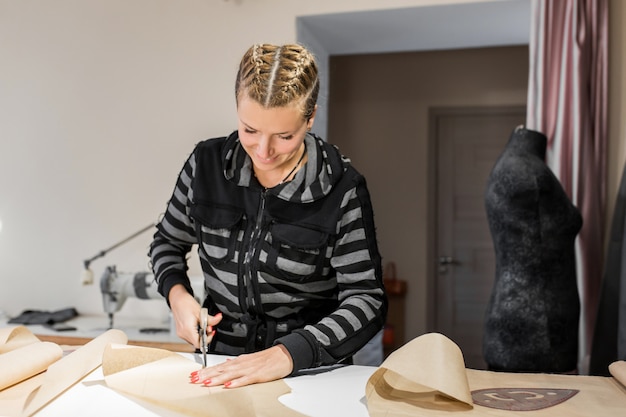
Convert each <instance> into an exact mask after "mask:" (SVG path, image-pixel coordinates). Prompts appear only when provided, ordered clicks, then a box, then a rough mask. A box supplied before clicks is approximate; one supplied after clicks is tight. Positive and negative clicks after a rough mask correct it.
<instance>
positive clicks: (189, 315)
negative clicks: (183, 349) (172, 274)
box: [168, 285, 222, 349]
mask: <svg viewBox="0 0 626 417" xmlns="http://www.w3.org/2000/svg"><path fill="white" fill-rule="evenodd" d="M168 300H169V302H170V308H171V309H172V315H173V316H174V323H175V324H176V335H177V336H178V337H180V338H181V339H183V340H185V341H187V343H189V344H190V345H193V346H194V347H195V348H196V349H199V348H200V336H199V335H198V323H200V304H199V303H198V302H197V301H196V299H195V298H193V296H192V295H191V294H189V293H188V292H187V290H186V289H185V287H183V286H182V285H175V286H173V287H172V289H171V290H170V293H169V295H168ZM220 321H222V314H221V313H219V314H217V315H215V316H209V321H208V324H209V325H208V326H207V339H206V341H207V344H209V343H210V342H211V339H212V338H213V334H214V331H213V326H216V325H217V324H218V323H219V322H220Z"/></svg>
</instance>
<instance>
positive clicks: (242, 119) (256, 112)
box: [237, 97, 313, 178]
mask: <svg viewBox="0 0 626 417" xmlns="http://www.w3.org/2000/svg"><path fill="white" fill-rule="evenodd" d="M237 115H238V117H239V127H238V130H239V140H240V142H241V145H242V146H243V148H244V149H245V151H246V153H247V154H248V155H249V156H250V158H251V159H252V163H253V164H254V170H255V172H256V174H257V175H259V174H261V175H267V176H269V177H277V178H278V177H280V175H282V174H286V173H288V172H289V171H290V170H291V169H292V168H293V164H295V163H296V161H297V160H298V158H299V157H300V155H301V152H303V151H302V150H301V149H302V148H301V146H302V142H303V141H304V137H305V136H306V132H307V130H308V128H310V127H311V125H312V124H313V118H311V119H309V120H305V119H304V118H303V116H302V111H301V109H300V107H298V105H297V104H292V105H289V106H285V107H274V108H269V109H266V108H264V107H263V106H261V105H260V104H259V103H257V102H256V101H254V100H252V99H250V98H248V97H242V98H241V99H240V100H239V103H238V106H237Z"/></svg>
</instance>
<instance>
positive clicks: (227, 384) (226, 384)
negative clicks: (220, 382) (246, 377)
mask: <svg viewBox="0 0 626 417" xmlns="http://www.w3.org/2000/svg"><path fill="white" fill-rule="evenodd" d="M232 383H233V381H228V382H225V383H224V386H225V387H226V388H228V387H230V385H231V384H232Z"/></svg>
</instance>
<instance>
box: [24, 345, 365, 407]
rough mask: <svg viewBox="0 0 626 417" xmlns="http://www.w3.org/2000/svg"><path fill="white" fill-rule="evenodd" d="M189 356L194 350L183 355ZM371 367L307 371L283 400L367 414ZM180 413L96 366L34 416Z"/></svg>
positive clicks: (213, 359)
mask: <svg viewBox="0 0 626 417" xmlns="http://www.w3.org/2000/svg"><path fill="white" fill-rule="evenodd" d="M181 355H183V356H186V357H193V354H187V353H181ZM226 358H227V357H226V356H220V355H208V357H207V359H208V363H209V365H214V364H218V363H220V362H222V361H224V360H226ZM376 369H377V368H376V367H373V366H356V365H350V366H336V367H329V368H320V369H317V370H307V371H303V372H302V373H301V375H298V376H294V377H290V378H285V380H284V381H285V382H286V383H287V385H289V387H290V388H291V393H289V394H286V395H283V396H281V397H280V398H279V401H280V402H281V403H283V404H284V405H286V406H287V407H290V408H292V409H294V410H296V411H298V412H300V413H302V414H305V415H307V416H311V417H318V416H319V417H334V416H337V417H348V416H349V417H361V416H362V417H368V416H369V413H368V411H367V406H366V402H365V401H366V400H365V385H366V382H367V380H368V378H369V377H370V376H371V375H372V374H373V373H374V371H375V370H376ZM85 415H89V416H90V417H112V416H133V417H153V416H159V417H181V415H180V414H178V413H175V412H173V411H169V410H166V409H163V408H159V409H156V408H154V407H152V406H150V405H149V404H145V403H144V404H142V403H140V402H138V401H135V400H131V399H130V398H128V397H126V396H124V395H122V394H120V393H118V392H116V391H114V390H113V389H110V388H108V387H107V385H106V383H105V382H104V377H103V375H102V369H101V368H97V369H96V370H94V371H93V372H92V373H90V374H89V375H87V376H86V377H85V378H84V379H83V380H82V381H80V382H78V383H77V384H75V385H74V386H72V387H71V388H70V389H69V390H67V391H66V392H65V393H63V394H62V395H61V396H59V397H57V398H56V399H55V400H54V401H52V402H51V403H49V404H48V405H47V406H46V407H44V408H43V409H41V410H40V411H39V412H38V413H37V414H35V416H36V417H58V416H63V417H73V416H81V417H82V416H85Z"/></svg>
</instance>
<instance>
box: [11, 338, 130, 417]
mask: <svg viewBox="0 0 626 417" xmlns="http://www.w3.org/2000/svg"><path fill="white" fill-rule="evenodd" d="M126 342H127V337H126V335H125V334H124V332H122V331H120V330H109V331H107V332H105V333H104V334H102V335H100V336H98V337H97V338H95V339H93V340H92V341H90V342H89V343H87V344H86V345H84V346H81V347H80V348H78V349H76V350H75V351H73V352H72V353H70V354H68V355H67V356H65V357H63V358H61V359H59V360H57V361H56V362H54V363H53V364H52V365H50V366H49V367H48V369H47V371H46V372H44V373H41V374H39V375H35V376H34V377H32V378H29V379H27V380H25V381H23V382H21V383H19V384H16V385H13V386H11V387H9V388H6V389H4V390H2V391H0V415H2V417H17V416H21V417H27V416H31V415H32V414H34V413H35V412H37V411H38V410H40V409H41V408H42V407H44V406H45V405H46V404H48V403H49V402H50V401H52V400H53V399H54V398H56V397H57V396H58V395H60V394H61V393H63V392H64V391H65V390H66V389H68V388H69V387H71V386H72V385H74V384H75V383H77V382H78V381H80V380H81V379H82V378H84V377H85V376H86V375H87V374H88V373H89V372H91V371H93V370H94V369H95V368H97V367H98V366H99V365H100V364H101V362H102V353H103V352H104V348H105V346H107V345H108V344H110V343H118V344H122V343H126ZM18 350H19V351H21V350H22V349H21V348H20V349H18ZM14 351H17V350H14ZM21 353H22V354H23V353H24V352H21ZM24 356H25V358H26V359H29V356H27V355H24ZM2 369H3V370H4V368H2Z"/></svg>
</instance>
